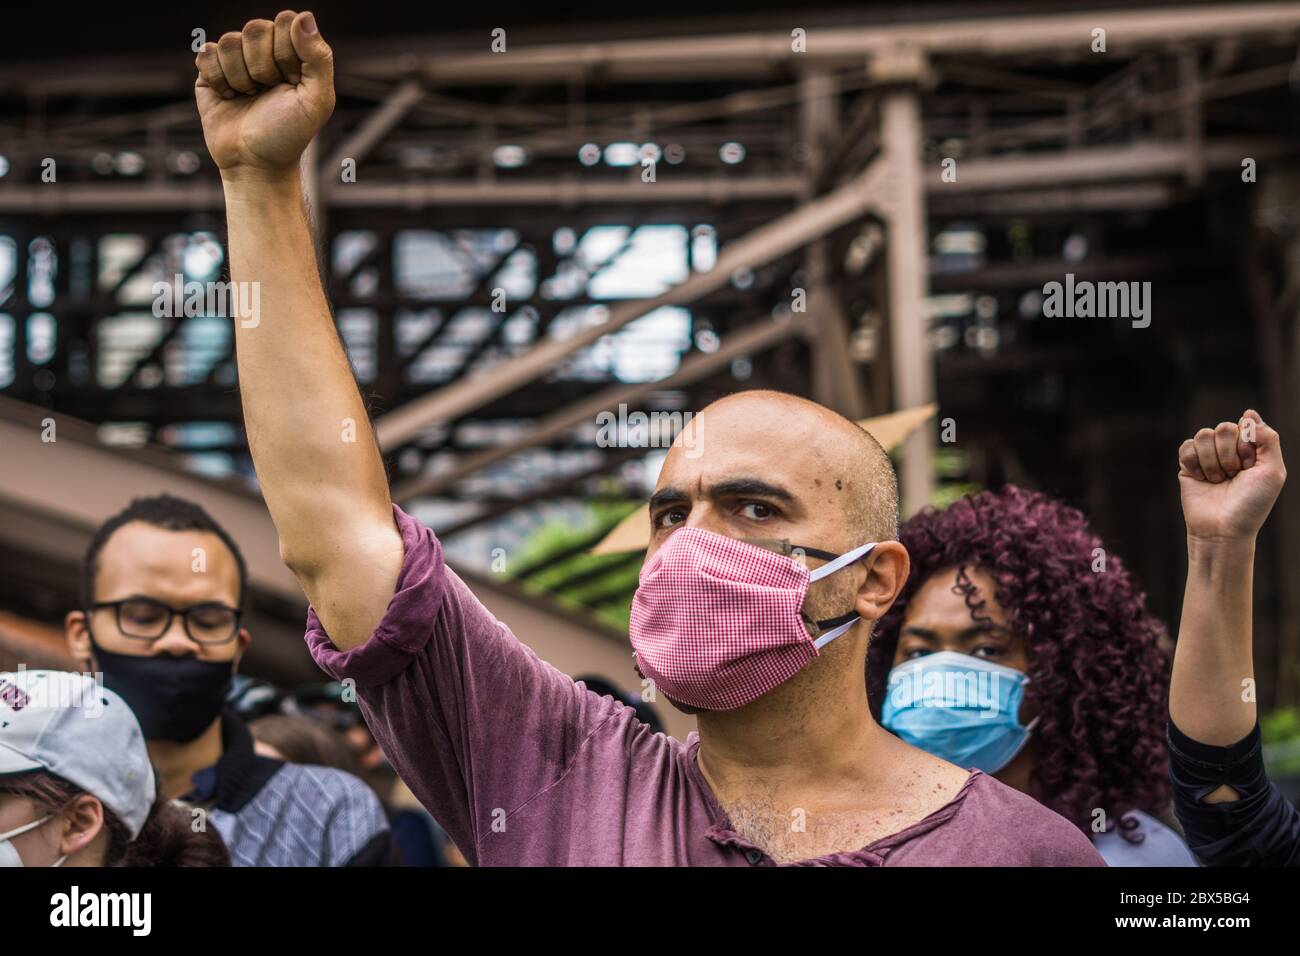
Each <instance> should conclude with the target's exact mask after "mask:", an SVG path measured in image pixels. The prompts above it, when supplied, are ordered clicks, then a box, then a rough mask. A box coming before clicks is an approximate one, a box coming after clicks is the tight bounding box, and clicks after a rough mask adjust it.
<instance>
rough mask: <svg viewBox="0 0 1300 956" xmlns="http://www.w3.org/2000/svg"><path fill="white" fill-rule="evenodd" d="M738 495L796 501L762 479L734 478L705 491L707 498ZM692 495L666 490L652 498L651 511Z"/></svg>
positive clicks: (674, 489)
mask: <svg viewBox="0 0 1300 956" xmlns="http://www.w3.org/2000/svg"><path fill="white" fill-rule="evenodd" d="M738 495H753V496H755V497H758V498H772V499H775V500H776V501H783V502H786V503H790V502H793V501H794V500H795V498H794V495H792V494H791V493H790V492H788V491H786V490H785V489H784V488H782V487H781V486H780V485H774V484H772V483H770V482H767V481H763V480H762V479H760V478H733V479H731V480H730V481H720V482H718V483H717V484H716V485H711V486H710V487H708V488H706V489H704V497H706V498H734V497H737V496H738ZM689 500H690V495H688V494H687V493H686V492H685V491H682V490H681V489H680V488H664V489H663V490H661V491H656V492H655V493H654V494H653V495H651V496H650V510H651V511H653V510H655V509H656V508H659V507H661V506H663V505H666V504H671V503H676V502H681V501H689Z"/></svg>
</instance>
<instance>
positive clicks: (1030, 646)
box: [867, 485, 1171, 839]
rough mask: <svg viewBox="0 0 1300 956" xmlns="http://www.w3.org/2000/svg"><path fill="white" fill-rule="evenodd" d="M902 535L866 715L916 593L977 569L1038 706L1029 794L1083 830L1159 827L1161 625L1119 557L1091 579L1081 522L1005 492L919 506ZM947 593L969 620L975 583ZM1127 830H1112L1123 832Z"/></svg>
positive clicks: (1164, 686)
mask: <svg viewBox="0 0 1300 956" xmlns="http://www.w3.org/2000/svg"><path fill="white" fill-rule="evenodd" d="M899 540H900V541H902V543H903V545H904V546H905V547H906V548H907V553H908V554H909V555H910V556H911V559H912V572H911V574H910V576H909V577H908V580H907V584H906V585H905V586H904V588H903V591H902V594H900V595H899V598H898V600H897V602H895V604H894V606H893V607H892V608H890V610H889V612H888V613H887V614H886V615H885V616H884V617H883V618H881V620H880V622H879V624H878V625H877V627H876V629H875V634H874V636H873V637H872V639H871V643H870V645H869V647H868V651H867V691H868V696H869V698H870V700H871V701H872V705H871V706H872V711H873V713H874V714H875V715H876V718H877V719H879V718H880V701H881V700H883V698H884V693H885V682H886V679H887V677H888V674H889V669H890V667H891V666H892V664H893V659H894V652H895V649H896V648H897V646H898V635H899V630H900V628H901V626H902V623H903V620H904V618H905V617H906V616H907V607H908V603H909V602H910V601H911V599H912V597H913V595H915V594H916V592H917V591H918V590H919V589H920V588H921V585H922V584H924V583H925V582H926V581H927V580H928V579H929V578H930V577H931V576H932V575H933V574H935V573H936V572H938V571H941V570H943V569H945V568H954V567H955V568H957V569H959V581H961V580H967V581H968V580H969V579H968V578H965V576H964V574H962V573H960V572H963V571H964V570H965V569H968V568H971V569H973V568H979V569H982V570H984V571H985V572H986V573H988V574H989V576H990V577H992V578H993V580H994V581H996V582H997V591H996V594H995V595H993V596H994V597H995V598H996V600H997V602H998V604H1000V605H1001V606H1002V608H1003V610H1004V611H1005V612H1006V616H1007V623H1008V625H1009V626H1010V628H1011V629H1012V630H1013V631H1014V632H1015V633H1017V634H1019V635H1020V636H1021V637H1023V638H1024V640H1025V646H1026V653H1027V657H1028V659H1029V667H1028V676H1029V679H1030V685H1029V688H1030V693H1032V694H1033V695H1034V698H1035V700H1036V701H1037V703H1038V705H1039V707H1040V708H1041V718H1040V720H1039V723H1038V724H1037V726H1036V727H1035V729H1034V736H1035V737H1036V738H1037V742H1038V746H1037V753H1038V760H1037V764H1036V766H1035V767H1034V769H1033V771H1032V774H1031V777H1030V785H1031V788H1032V795H1033V796H1034V797H1035V798H1036V799H1037V800H1038V801H1039V802H1040V803H1043V804H1045V805H1046V806H1048V807H1050V808H1051V809H1053V810H1055V811H1056V812H1057V813H1059V814H1061V816H1063V817H1065V818H1066V819H1067V820H1069V821H1071V822H1072V823H1074V824H1075V825H1076V826H1078V827H1079V828H1080V829H1081V830H1083V831H1084V833H1090V832H1091V829H1092V826H1091V825H1092V820H1093V812H1094V811H1095V810H1096V809H1097V808H1101V809H1103V810H1105V812H1106V819H1107V820H1108V821H1120V820H1121V819H1122V817H1123V814H1125V813H1127V812H1128V811H1130V810H1134V809H1138V810H1143V811H1145V812H1147V813H1149V814H1151V815H1152V816H1155V817H1158V818H1163V819H1167V818H1168V817H1169V806H1170V799H1171V793H1170V784H1169V767H1168V753H1167V750H1166V742H1165V715H1166V706H1167V703H1166V702H1167V701H1168V694H1169V655H1168V654H1167V653H1166V652H1165V650H1164V649H1163V648H1162V647H1161V645H1160V635H1161V634H1162V632H1163V629H1162V627H1161V625H1160V623H1159V622H1158V621H1156V619H1155V618H1153V617H1151V616H1150V615H1149V614H1148V613H1147V610H1146V602H1145V597H1144V595H1143V594H1142V592H1141V591H1140V590H1139V589H1138V587H1137V584H1136V582H1135V581H1134V580H1133V576H1132V575H1131V574H1130V573H1129V572H1128V571H1127V570H1126V569H1125V568H1124V566H1123V564H1122V563H1121V562H1120V560H1119V559H1118V558H1117V557H1116V556H1115V555H1113V554H1110V553H1105V565H1104V567H1105V571H1104V573H1102V572H1100V571H1094V570H1093V564H1094V561H1095V560H1096V558H1095V549H1098V548H1101V547H1102V544H1101V539H1100V538H1098V537H1097V535H1095V534H1094V533H1093V532H1092V529H1091V528H1089V527H1088V523H1087V521H1086V520H1085V519H1084V517H1083V514H1082V513H1080V512H1079V511H1077V510H1076V509H1074V508H1070V507H1067V506H1066V505H1064V504H1061V503H1060V502H1058V501H1055V500H1053V499H1051V498H1049V497H1047V496H1046V495H1044V494H1040V493H1038V492H1033V491H1026V490H1024V489H1022V488H1017V487H1015V486H1014V485H1007V486H1006V487H1004V488H1003V489H1002V490H1001V491H998V492H991V491H985V492H981V493H980V494H977V495H974V496H970V497H965V498H962V499H960V500H959V501H957V502H955V503H954V504H953V505H951V506H950V507H948V508H946V509H944V510H938V509H935V508H927V509H926V510H924V511H922V512H921V513H919V514H917V515H916V516H915V517H913V518H911V519H910V520H909V521H907V522H906V523H904V525H903V526H902V527H901V528H900V529H899ZM954 590H956V591H957V593H962V594H963V596H964V597H965V600H966V604H967V606H968V607H970V608H971V614H972V617H974V618H976V619H978V618H979V617H980V616H981V615H982V608H983V606H984V602H983V601H982V600H981V599H980V596H979V593H978V591H977V590H975V588H974V586H973V585H969V584H968V585H967V587H965V588H962V587H961V586H960V584H959V585H958V588H955V589H954ZM1127 822H1128V821H1125V823H1127ZM1128 829H1129V827H1128V826H1121V832H1123V833H1124V836H1126V837H1128V833H1127V832H1124V831H1127V830H1128ZM1138 839H1140V838H1138Z"/></svg>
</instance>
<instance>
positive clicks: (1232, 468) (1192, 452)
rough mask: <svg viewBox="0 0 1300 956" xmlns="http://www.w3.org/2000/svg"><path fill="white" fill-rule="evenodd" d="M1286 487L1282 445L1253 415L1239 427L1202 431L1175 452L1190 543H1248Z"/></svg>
mask: <svg viewBox="0 0 1300 956" xmlns="http://www.w3.org/2000/svg"><path fill="white" fill-rule="evenodd" d="M1285 483H1286V464H1285V463H1284V462H1283V461H1282V443H1281V440H1280V439H1279V438H1278V434H1277V432H1276V431H1274V430H1273V429H1272V428H1270V427H1269V426H1268V425H1266V424H1265V423H1264V419H1262V418H1260V417H1259V413H1258V412H1256V411H1254V410H1253V409H1252V410H1249V411H1247V412H1246V413H1245V414H1244V415H1242V417H1241V419H1240V421H1237V422H1220V423H1219V424H1218V426H1217V427H1215V428H1202V429H1201V430H1200V431H1199V432H1197V433H1196V436H1195V437H1194V438H1189V439H1188V440H1187V441H1185V442H1183V444H1182V445H1181V446H1180V447H1179V449H1178V484H1179V487H1180V489H1181V491H1182V497H1183V519H1184V520H1185V521H1186V522H1187V534H1188V535H1189V536H1190V537H1192V538H1198V539H1202V540H1206V541H1220V542H1229V541H1253V539H1254V537H1255V535H1256V534H1257V533H1258V532H1259V529H1260V528H1261V527H1262V526H1263V524H1264V519H1266V518H1267V517H1268V513H1269V512H1270V511H1271V510H1272V509H1273V502H1274V501H1276V500H1277V496H1278V493H1279V492H1280V491H1281V490H1282V485H1283V484H1285Z"/></svg>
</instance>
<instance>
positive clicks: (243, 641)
mask: <svg viewBox="0 0 1300 956" xmlns="http://www.w3.org/2000/svg"><path fill="white" fill-rule="evenodd" d="M252 642H253V635H252V634H249V633H248V628H246V627H241V628H240V629H239V633H238V634H237V635H236V636H235V644H236V647H235V656H234V657H233V658H232V660H231V663H232V664H233V665H234V669H235V670H236V671H238V670H239V662H240V661H241V660H243V658H244V652H245V651H246V650H248V645H249V644H251V643H252Z"/></svg>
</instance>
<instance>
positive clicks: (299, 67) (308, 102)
mask: <svg viewBox="0 0 1300 956" xmlns="http://www.w3.org/2000/svg"><path fill="white" fill-rule="evenodd" d="M194 63H195V66H197V67H198V70H199V75H198V79H197V80H195V82H194V98H195V100H196V101H197V102H198V106H199V116H200V117H201V118H202V120H203V138H204V139H205V140H206V141H207V144H208V152H209V153H211V154H212V159H213V161H215V162H216V164H217V167H218V168H219V169H220V170H221V174H222V176H223V177H225V178H238V177H240V176H243V175H249V176H262V175H268V174H277V173H283V172H286V171H294V172H296V170H297V164H298V160H299V158H300V157H301V156H302V153H303V150H305V149H306V148H307V144H308V143H310V142H311V140H312V137H313V136H315V135H316V133H317V132H318V131H319V130H320V128H321V127H322V126H324V125H325V121H326V120H327V119H329V117H330V114H331V113H332V112H333V111H334V54H333V52H332V51H331V50H330V48H329V44H327V43H326V42H325V40H324V38H323V37H322V36H321V35H320V31H319V30H318V29H317V27H316V19H315V17H313V16H312V15H311V14H310V13H294V12H293V11H292V10H285V11H283V12H281V13H280V14H278V15H277V16H276V18H275V22H274V23H272V22H271V21H270V20H250V21H248V23H246V24H244V29H243V30H242V31H240V32H239V33H225V34H222V36H221V39H220V40H218V41H217V42H216V43H205V44H203V49H201V50H200V51H199V55H198V56H197V57H196V58H195V61H194Z"/></svg>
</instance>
